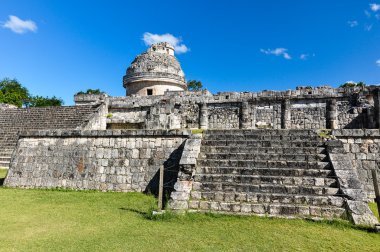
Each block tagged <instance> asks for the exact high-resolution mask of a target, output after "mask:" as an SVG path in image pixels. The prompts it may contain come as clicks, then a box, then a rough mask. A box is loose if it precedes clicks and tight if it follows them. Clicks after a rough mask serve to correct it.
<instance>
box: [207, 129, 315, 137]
mask: <svg viewBox="0 0 380 252" xmlns="http://www.w3.org/2000/svg"><path fill="white" fill-rule="evenodd" d="M249 134H259V135H276V136H277V135H282V136H287V135H292V136H299V135H309V136H315V135H316V131H315V130H308V129H306V130H303V129H228V130H223V129H215V130H212V129H211V130H205V131H204V135H234V136H237V135H249Z"/></svg>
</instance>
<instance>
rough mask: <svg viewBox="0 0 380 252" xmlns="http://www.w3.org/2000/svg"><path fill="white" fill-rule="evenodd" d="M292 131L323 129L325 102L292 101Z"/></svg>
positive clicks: (324, 123)
mask: <svg viewBox="0 0 380 252" xmlns="http://www.w3.org/2000/svg"><path fill="white" fill-rule="evenodd" d="M291 128H292V129H325V128H326V102H322V101H315V100H312V99H310V100H301V101H297V100H296V101H293V102H292V104H291Z"/></svg>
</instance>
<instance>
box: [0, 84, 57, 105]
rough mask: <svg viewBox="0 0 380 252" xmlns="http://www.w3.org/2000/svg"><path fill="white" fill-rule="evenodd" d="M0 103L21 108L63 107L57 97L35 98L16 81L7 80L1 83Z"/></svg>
mask: <svg viewBox="0 0 380 252" xmlns="http://www.w3.org/2000/svg"><path fill="white" fill-rule="evenodd" d="M0 103H7V104H13V105H16V106H17V107H19V108H21V107H22V106H25V107H44V106H62V105H63V100H62V99H61V98H57V97H55V96H53V97H51V98H49V97H42V96H38V95H36V96H33V95H31V94H30V93H29V91H28V89H27V88H26V87H23V86H22V85H21V84H20V83H19V82H18V81H17V80H16V79H12V80H11V79H8V78H5V79H3V80H1V81H0Z"/></svg>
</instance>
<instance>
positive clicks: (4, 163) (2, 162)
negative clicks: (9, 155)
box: [0, 161, 10, 168]
mask: <svg viewBox="0 0 380 252" xmlns="http://www.w3.org/2000/svg"><path fill="white" fill-rule="evenodd" d="M9 165H10V162H5V161H0V167H1V168H4V167H5V168H9Z"/></svg>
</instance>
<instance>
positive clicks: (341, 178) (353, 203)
mask: <svg viewBox="0 0 380 252" xmlns="http://www.w3.org/2000/svg"><path fill="white" fill-rule="evenodd" d="M325 146H326V150H327V156H328V158H329V160H330V162H331V165H332V169H333V171H334V173H335V175H336V177H337V181H338V186H339V191H340V192H339V193H340V194H342V196H343V197H344V199H345V208H346V213H347V217H348V218H349V220H350V221H352V222H353V223H354V224H355V225H369V226H374V225H376V224H377V223H378V221H377V219H376V217H375V216H374V214H373V213H372V211H371V210H370V209H369V207H368V202H369V201H368V198H367V194H366V193H365V191H364V189H363V185H362V183H361V182H360V180H359V178H358V175H357V173H356V171H355V169H354V168H353V165H352V162H351V159H350V156H349V155H348V154H347V153H346V152H345V150H344V148H343V143H342V142H341V141H339V140H330V141H327V142H326V143H325Z"/></svg>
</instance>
